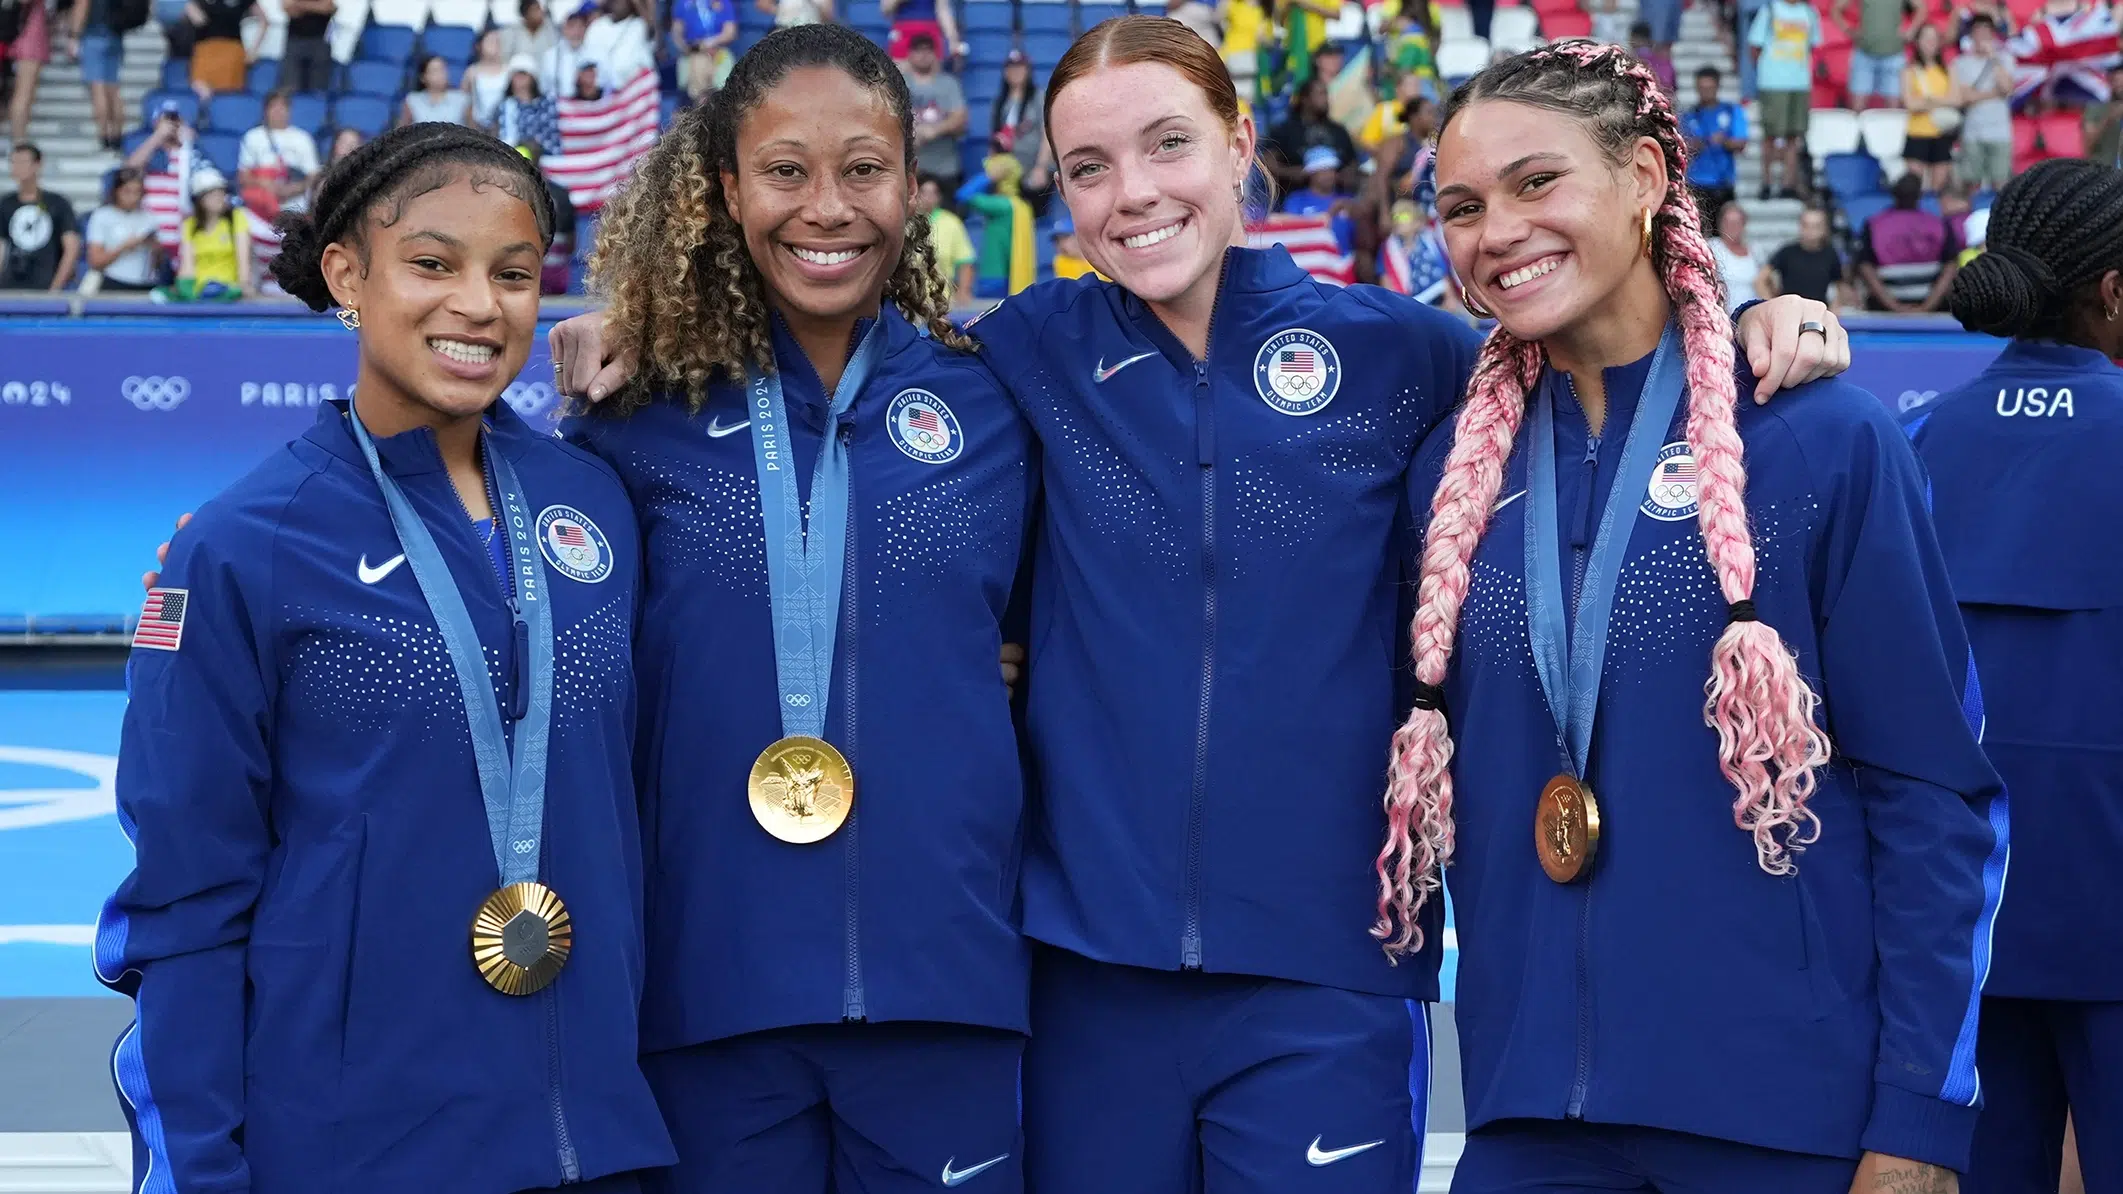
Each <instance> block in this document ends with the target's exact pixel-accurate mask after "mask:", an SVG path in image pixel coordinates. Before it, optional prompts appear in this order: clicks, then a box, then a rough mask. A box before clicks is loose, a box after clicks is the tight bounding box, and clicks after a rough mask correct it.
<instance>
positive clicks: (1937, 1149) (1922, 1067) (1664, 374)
mask: <svg viewBox="0 0 2123 1194" xmlns="http://www.w3.org/2000/svg"><path fill="white" fill-rule="evenodd" d="M1683 145H1684V142H1683V139H1682V136H1681V134H1680V131H1679V129H1678V127H1677V126H1676V123H1675V119H1674V115H1673V112H1672V110H1671V109H1670V108H1669V107H1668V106H1667V101H1666V99H1665V97H1664V95H1663V94H1662V93H1661V91H1660V90H1659V87H1658V85H1657V82H1656V81H1655V79H1654V78H1653V77H1652V75H1651V73H1650V72H1649V71H1648V70H1646V69H1645V68H1644V66H1643V65H1642V64H1641V63H1639V62H1638V61H1637V60H1636V59H1635V58H1633V57H1631V56H1630V55H1629V54H1628V53H1627V51H1625V50H1621V49H1618V48H1615V47H1611V46H1600V45H1596V44H1594V43H1590V42H1562V43H1558V44H1556V45H1553V46H1550V47H1547V48H1544V49H1541V50H1536V51H1533V52H1531V53H1528V54H1524V55H1520V56H1517V57H1513V58H1509V59H1505V60H1503V61H1501V62H1498V63H1494V64H1492V65H1491V66H1490V67H1489V68H1487V69H1486V70H1484V71H1483V72H1482V73H1481V74H1479V75H1477V76H1476V77H1475V78H1474V79H1472V80H1470V81H1469V82H1468V83H1466V84H1465V85H1463V86H1462V87H1461V88H1459V90H1458V91H1457V92H1455V94H1454V95H1453V96H1452V98H1451V101H1450V102H1449V103H1448V105H1447V107H1446V111H1445V114H1444V122H1443V129H1442V132H1441V133H1440V137H1439V144H1438V153H1437V182H1438V193H1437V194H1438V198H1437V207H1438V212H1439V215H1440V218H1441V219H1442V221H1443V223H1444V233H1445V240H1446V245H1447V248H1448V251H1449V253H1450V256H1451V260H1452V263H1453V266H1454V268H1455V269H1456V270H1457V272H1458V273H1459V276H1460V278H1461V279H1462V281H1463V282H1464V284H1465V286H1466V289H1467V293H1468V296H1469V299H1470V305H1479V306H1480V307H1482V308H1485V309H1487V310H1489V311H1493V312H1494V313H1495V315H1496V318H1497V321H1498V326H1497V328H1496V329H1495V330H1494V331H1493V332H1492V333H1491V334H1490V336H1489V338H1488V339H1487V341H1486V342H1485V343H1484V344H1483V346H1482V350H1481V355H1480V358H1479V361H1478V362H1477V364H1476V366H1475V374H1474V379H1473V381H1472V382H1471V383H1470V384H1469V387H1468V395H1467V399H1466V401H1465V403H1464V404H1462V406H1461V408H1460V411H1459V414H1458V415H1457V416H1456V417H1455V419H1454V421H1453V423H1452V424H1451V426H1450V427H1449V428H1441V429H1440V430H1439V432H1438V433H1437V434H1436V435H1433V436H1432V437H1431V438H1430V440H1429V441H1428V442H1427V443H1426V444H1425V445H1424V446H1423V449H1422V450H1421V452H1420V453H1419V455H1418V457H1417V461H1416V465H1415V467H1414V468H1413V469H1412V470H1411V474H1410V495H1411V505H1413V506H1414V507H1415V508H1417V509H1419V510H1427V511H1428V529H1427V533H1426V535H1425V540H1424V546H1423V548H1422V551H1421V555H1420V561H1419V564H1418V565H1417V569H1418V571H1419V576H1420V580H1419V588H1418V593H1417V612H1416V615H1415V618H1414V624H1413V628H1412V632H1411V633H1412V635H1413V642H1414V651H1413V654H1414V661H1415V681H1416V690H1415V696H1414V705H1415V708H1414V710H1413V711H1412V712H1411V713H1410V715H1409V717H1408V720H1407V723H1406V725H1404V726H1403V727H1402V728H1401V730H1400V731H1399V732H1398V733H1397V734H1396V735H1395V736H1394V741H1393V751H1392V777H1391V787H1390V791H1389V794H1388V798H1387V812H1388V820H1389V826H1390V829H1389V834H1388V840H1387V844H1386V848H1385V850H1384V851H1383V852H1382V853H1381V855H1380V856H1379V868H1378V869H1379V887H1380V898H1379V913H1380V919H1379V925H1378V927H1377V930H1376V931H1377V932H1378V934H1379V935H1380V936H1381V937H1382V938H1384V939H1385V940H1386V941H1387V942H1388V945H1389V948H1392V949H1395V950H1402V949H1407V948H1409V947H1410V946H1411V945H1413V944H1414V942H1415V932H1414V930H1415V927H1416V926H1417V925H1418V924H1420V923H1421V917H1422V915H1423V913H1424V910H1425V908H1426V906H1427V905H1428V904H1429V903H1431V900H1430V898H1429V897H1431V896H1433V895H1434V894H1435V893H1436V892H1437V890H1438V888H1439V886H1440V881H1441V879H1442V878H1443V877H1445V876H1446V875H1449V876H1450V880H1451V888H1452V895H1453V902H1454V907H1455V910H1456V912H1457V915H1458V927H1459V942H1460V949H1461V962H1460V976H1459V997H1458V1001H1457V1004H1456V1007H1457V1011H1458V1025H1459V1030H1460V1040H1461V1051H1462V1052H1461V1056H1462V1061H1463V1065H1464V1071H1463V1074H1464V1081H1465V1087H1466V1091H1467V1103H1468V1108H1467V1111H1468V1123H1469V1127H1470V1129H1471V1133H1470V1135H1469V1137H1468V1141H1467V1149H1466V1153H1465V1155H1464V1157H1463V1158H1462V1160H1461V1162H1460V1166H1459V1170H1458V1175H1457V1177H1456V1178H1455V1182H1454V1189H1455V1190H1456V1191H1459V1192H1461V1194H1486V1192H1488V1191H1505V1190H1510V1191H1535V1190H1539V1191H1557V1192H1562V1191H1583V1190H1657V1191H1664V1192H1667V1194H1679V1192H1683V1191H1687V1192H1694V1191H1717V1192H1719V1194H1746V1192H1751V1191H1762V1192H1764V1194H1767V1192H1769V1191H1776V1192H1778V1194H1797V1192H1811V1191H1818V1192H1820V1194H1842V1192H1843V1191H1845V1190H1862V1191H1875V1190H1896V1191H1919V1190H1921V1191H1937V1190H1950V1189H1951V1188H1952V1187H1953V1182H1954V1176H1953V1171H1955V1170H1959V1169H1962V1168H1965V1167H1966V1164H1967V1156H1968V1142H1969V1136H1970V1134H1971V1132H1972V1130H1973V1127H1974V1122H1975V1115H1976V1111H1975V1104H1976V1101H1977V1090H1978V1086H1977V1083H1976V1078H1975V1073H1974V1067H1973V1064H1972V1062H1973V1053H1974V1028H1975V1024H1974V1016H1975V1010H1974V1009H1975V1006H1976V1005H1975V1000H1976V995H1977V992H1978V991H1979V990H1980V987H1981V982H1982V977H1983V966H1984V963H1985V961H1986V949H1987V946H1986V943H1987V940H1988V931H1989V926H1990V918H1991V916H1992V914H1993V913H1994V911H1995V909H1996V905H1997V897H1998V888H1999V883H2000V881H2001V880H2002V874H2003V861H2004V836H2003V827H2004V816H2003V798H2002V795H2001V794H2000V792H1999V786H1998V783H1997V780H1996V777H1995V776H1994V774H1993V773H1992V772H1991V770H1990V768H1989V766H1988V764H1987V763H1986V762H1985V761H1984V758H1983V755H1982V752H1981V749H1980V748H1979V746H1978V745H1977V742H1976V731H1975V728H1974V727H1975V723H1976V722H1977V720H1979V719H1978V718H1977V717H1976V716H1974V715H1967V714H1964V708H1965V707H1974V708H1979V705H1978V704H1977V702H1979V700H1980V698H1979V696H1978V695H1977V692H1976V689H1975V685H1974V678H1973V675H1972V673H1971V671H1970V668H1969V665H1968V655H1967V649H1966V645H1965V643H1964V641H1963V639H1962V637H1961V629H1960V621H1959V618H1958V616H1957V614H1956V611H1955V609H1954V606H1953V599H1952V596H1951V594H1950V593H1949V590H1948V586H1947V584H1946V577H1945V574H1944V571H1943V568H1942V566H1941V563H1940V560H1939V551H1938V547H1937V544H1936V542H1935V541H1934V539H1933V537H1932V533H1931V529H1930V526H1929V522H1928V520H1927V518H1926V517H1925V511H1924V485H1923V480H1922V477H1921V475H1920V473H1919V471H1918V469H1917V466H1916V462H1915V460H1914V459H1913V457H1912V455H1911V453H1910V452H1909V451H1908V448H1907V445H1906V443H1905V442H1904V440H1903V439H1902V437H1901V436H1900V435H1899V434H1898V433H1897V431H1896V428H1895V426H1894V421H1893V418H1892V417H1891V415H1890V414H1889V412H1888V411H1887V410H1886V408H1885V407H1884V406H1883V405H1882V404H1881V403H1879V402H1878V401H1877V400H1875V399H1874V398H1872V397H1871V396H1870V395H1867V394H1865V393H1863V392H1862V391H1859V390H1856V389H1854V388H1852V387H1850V386H1848V385H1844V384H1841V383H1837V382H1833V381H1823V382H1814V383H1811V384H1808V385H1803V386H1800V387H1799V388H1797V389H1795V390H1793V391H1791V392H1790V393H1789V394H1787V395H1783V396H1780V397H1779V399H1778V401H1777V402H1776V403H1775V404H1774V405H1772V406H1768V407H1760V406H1757V405H1755V404H1753V403H1751V402H1742V401H1739V400H1738V397H1739V394H1740V393H1741V392H1743V391H1746V390H1751V389H1752V388H1753V386H1752V379H1751V378H1749V377H1747V376H1746V375H1745V374H1744V373H1737V374H1736V372H1735V370H1734V368H1733V358H1732V348H1731V339H1730V332H1729V325H1728V324H1727V321H1726V318H1725V315H1724V310H1725V308H1724V302H1723V299H1724V296H1723V293H1722V288H1721V286H1720V284H1719V279H1718V272H1717V269H1716V266H1715V264H1714V262H1713V259H1712V257H1711V255H1710V252H1709V248H1708V246H1707V245H1706V244H1705V243H1704V241H1703V238H1702V236H1701V234H1700V232H1699V229H1700V227H1701V224H1700V221H1699V219H1698V213H1697V211H1696V208H1695V204H1694V201H1693V200H1692V199H1691V198H1690V196H1689V192H1688V188H1687V187H1686V186H1685V185H1683V179H1684V176H1685V166H1686V154H1685V150H1684V148H1683ZM1706 668H1707V671H1708V680H1707V682H1706V680H1705V671H1706ZM1706 694H1707V699H1706ZM1964 703H1965V704H1964ZM1448 711H1449V715H1448ZM1831 744H1833V750H1831ZM1448 863H1449V864H1451V870H1450V871H1449V872H1448V871H1446V870H1445V868H1446V866H1447V864H1448Z"/></svg>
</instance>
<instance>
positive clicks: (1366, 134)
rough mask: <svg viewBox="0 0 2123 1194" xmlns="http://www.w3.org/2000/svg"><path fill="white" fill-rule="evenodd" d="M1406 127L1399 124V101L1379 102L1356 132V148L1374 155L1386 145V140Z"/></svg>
mask: <svg viewBox="0 0 2123 1194" xmlns="http://www.w3.org/2000/svg"><path fill="white" fill-rule="evenodd" d="M1407 127H1408V126H1407V125H1405V124H1402V123H1401V104H1400V101H1399V100H1381V101H1379V103H1378V105H1377V106H1376V107H1374V108H1372V109H1371V115H1370V117H1369V118H1367V119H1366V120H1365V121H1364V127H1363V128H1362V129H1361V130H1359V131H1358V132H1357V134H1356V143H1357V146H1358V147H1359V148H1361V149H1362V150H1363V151H1364V152H1365V153H1375V152H1377V150H1378V147H1379V146H1381V145H1383V144H1385V143H1386V138H1388V137H1392V136H1397V135H1399V134H1400V133H1401V132H1403V131H1405V130H1406V129H1407Z"/></svg>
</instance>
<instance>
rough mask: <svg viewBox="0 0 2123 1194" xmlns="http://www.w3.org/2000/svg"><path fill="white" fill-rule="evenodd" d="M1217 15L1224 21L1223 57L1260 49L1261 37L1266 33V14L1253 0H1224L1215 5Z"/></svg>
mask: <svg viewBox="0 0 2123 1194" xmlns="http://www.w3.org/2000/svg"><path fill="white" fill-rule="evenodd" d="M1217 9H1218V11H1217V17H1218V18H1219V19H1220V20H1222V21H1223V23H1224V58H1225V59H1226V60H1227V61H1228V60H1229V59H1231V58H1232V57H1233V56H1236V55H1245V54H1253V53H1256V52H1258V51H1259V50H1260V46H1261V38H1262V36H1264V35H1265V34H1266V33H1267V25H1268V14H1267V13H1265V12H1262V11H1261V6H1260V5H1258V4H1255V3H1254V2H1253V0H1224V2H1223V3H1222V4H1220V5H1218V6H1217Z"/></svg>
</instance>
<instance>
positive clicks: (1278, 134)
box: [1262, 78, 1356, 192]
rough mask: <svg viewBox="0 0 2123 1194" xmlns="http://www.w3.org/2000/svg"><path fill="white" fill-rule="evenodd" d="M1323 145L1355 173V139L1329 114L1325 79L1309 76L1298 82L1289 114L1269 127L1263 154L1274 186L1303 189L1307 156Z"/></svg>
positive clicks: (1291, 189) (1289, 190)
mask: <svg viewBox="0 0 2123 1194" xmlns="http://www.w3.org/2000/svg"><path fill="white" fill-rule="evenodd" d="M1322 146H1324V147H1326V148H1328V149H1331V150H1333V151H1334V156H1335V159H1336V160H1337V161H1340V162H1342V163H1344V165H1345V167H1347V168H1349V169H1350V170H1351V172H1352V175H1353V173H1354V163H1355V161H1356V140H1355V138H1353V137H1351V136H1350V135H1349V130H1348V129H1345V128H1343V127H1342V126H1341V125H1340V124H1338V123H1336V122H1335V121H1334V120H1333V118H1331V117H1330V116H1329V115H1328V109H1327V84H1326V82H1325V81H1324V80H1321V79H1319V78H1310V79H1307V80H1305V81H1304V82H1303V83H1300V84H1298V88H1297V94H1296V96H1294V97H1293V98H1292V99H1291V101H1290V114H1289V115H1288V116H1287V117H1285V118H1284V119H1283V121H1282V123H1280V124H1278V125H1276V126H1275V127H1274V128H1272V129H1270V130H1268V142H1267V145H1266V146H1265V148H1266V150H1267V152H1266V153H1265V154H1263V155H1262V156H1263V157H1264V158H1265V159H1266V161H1267V163H1268V172H1269V173H1270V174H1271V175H1273V176H1274V178H1275V185H1276V186H1277V187H1279V188H1281V189H1282V190H1283V191H1285V192H1292V191H1299V190H1303V189H1304V188H1305V186H1306V185H1307V182H1308V179H1307V178H1306V174H1305V155H1306V153H1308V152H1310V151H1311V150H1314V149H1318V148H1320V147H1322Z"/></svg>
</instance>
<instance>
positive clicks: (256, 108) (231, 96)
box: [200, 91, 265, 137]
mask: <svg viewBox="0 0 2123 1194" xmlns="http://www.w3.org/2000/svg"><path fill="white" fill-rule="evenodd" d="M264 122H265V101H263V100H261V99H259V98H258V97H257V96H255V95H252V94H250V93H249V92H244V91H224V92H222V93H221V94H219V95H217V96H215V97H214V98H213V99H211V100H208V101H207V105H206V119H204V120H202V121H201V122H200V124H201V126H202V127H204V128H210V129H222V130H225V131H227V132H232V133H235V134H236V135H237V136H239V137H240V136H242V135H243V134H244V133H247V132H249V131H250V130H252V129H254V128H257V127H258V126H259V125H260V124H262V123H264Z"/></svg>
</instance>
